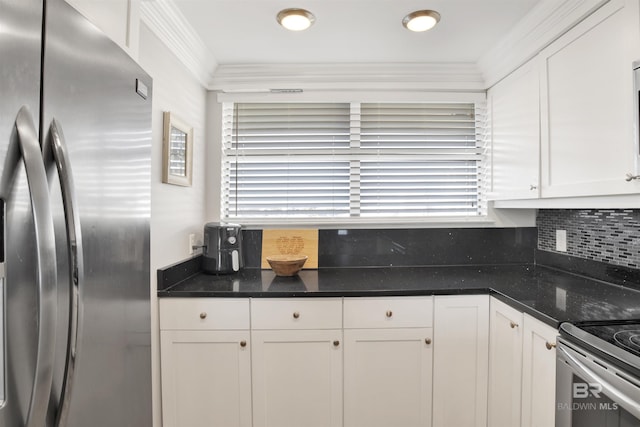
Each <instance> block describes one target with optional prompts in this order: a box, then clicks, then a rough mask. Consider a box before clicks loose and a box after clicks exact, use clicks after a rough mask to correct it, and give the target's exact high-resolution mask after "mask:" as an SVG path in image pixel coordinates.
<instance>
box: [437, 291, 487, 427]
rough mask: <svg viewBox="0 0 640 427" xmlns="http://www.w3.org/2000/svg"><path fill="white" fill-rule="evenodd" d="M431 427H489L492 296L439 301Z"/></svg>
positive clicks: (447, 297) (473, 296) (442, 298)
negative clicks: (488, 390)
mask: <svg viewBox="0 0 640 427" xmlns="http://www.w3.org/2000/svg"><path fill="white" fill-rule="evenodd" d="M433 335H434V336H433V425H434V427H451V426H456V427H480V426H486V425H487V381H488V366H489V296H488V295H472V296H436V297H435V306H434V319H433Z"/></svg>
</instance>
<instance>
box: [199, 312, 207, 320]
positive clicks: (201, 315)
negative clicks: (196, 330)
mask: <svg viewBox="0 0 640 427" xmlns="http://www.w3.org/2000/svg"><path fill="white" fill-rule="evenodd" d="M200 318H201V319H206V318H207V313H205V312H204V311H203V312H202V313H200Z"/></svg>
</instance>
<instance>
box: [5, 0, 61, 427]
mask: <svg viewBox="0 0 640 427" xmlns="http://www.w3.org/2000/svg"><path fill="white" fill-rule="evenodd" d="M42 8H43V4H42V0H0V58H1V59H0V175H1V176H2V177H3V184H2V187H4V188H2V189H1V190H0V191H1V192H2V195H1V196H0V197H1V200H0V209H2V215H0V216H1V217H2V219H3V221H2V226H0V236H1V237H2V239H1V240H2V243H1V244H0V247H1V249H0V263H1V264H2V265H1V266H0V273H1V276H0V282H1V283H2V285H3V286H2V287H3V298H2V299H3V306H2V312H3V313H2V317H3V320H4V328H2V329H0V335H1V336H2V339H0V347H1V351H0V363H1V366H2V369H0V399H1V400H2V401H3V405H2V406H1V407H0V427H23V426H29V427H31V426H34V427H35V426H37V427H40V426H42V425H43V424H44V416H45V414H46V408H47V402H48V400H49V393H50V387H51V384H50V383H51V366H50V364H51V361H50V360H48V359H47V358H48V357H49V356H47V355H45V354H40V356H39V354H38V350H39V348H40V349H42V346H52V345H53V344H54V341H53V340H54V339H55V337H54V336H53V331H54V329H53V324H54V321H55V311H52V310H55V307H49V308H48V313H49V314H47V313H45V312H42V311H41V308H43V305H42V304H45V303H46V304H48V303H51V302H54V301H55V300H53V299H51V298H50V297H48V296H46V295H41V294H40V291H41V290H42V289H41V286H46V287H47V288H48V292H51V291H52V286H53V285H54V284H53V283H51V280H55V271H54V270H53V271H51V268H55V253H53V249H54V248H53V240H52V239H53V235H51V236H49V237H50V239H51V241H50V242H48V245H49V248H48V249H47V251H46V252H51V253H50V254H49V255H48V258H49V259H48V260H47V259H42V258H43V257H44V256H45V255H43V252H42V250H43V249H44V247H43V246H42V245H43V243H44V242H42V241H40V242H38V240H37V239H36V224H40V226H41V227H45V228H49V227H50V230H49V231H50V233H51V234H52V233H53V225H52V223H51V218H50V217H49V219H48V221H46V220H45V218H42V217H41V216H40V215H42V214H44V215H46V213H43V211H42V209H45V210H46V209H47V208H48V207H47V206H46V205H47V204H48V202H47V201H46V200H45V201H42V200H40V201H39V202H37V203H40V206H39V207H38V206H34V204H33V202H34V198H33V197H34V193H33V190H34V189H32V188H31V187H32V186H35V189H36V191H40V193H41V194H40V196H41V198H42V197H44V198H46V197H47V193H46V190H47V188H46V180H44V181H43V179H44V178H45V177H44V175H42V174H43V173H44V168H43V167H42V161H41V156H40V149H39V146H38V128H39V116H40V114H39V104H40V62H41V31H42ZM21 110H22V114H21V118H20V120H18V115H19V112H20V111H21ZM18 121H20V122H21V123H20V124H18ZM18 127H20V131H21V133H22V135H19V134H18ZM24 150H27V152H25V151H24ZM25 155H27V156H30V166H29V167H30V168H31V171H30V172H29V174H30V176H29V177H27V170H26V168H25ZM38 174H39V175H42V176H40V178H39V180H40V182H39V183H36V182H35V179H36V176H35V175H38ZM42 190H44V194H42ZM36 214H37V216H40V217H39V218H36ZM43 221H44V222H43ZM47 222H48V224H49V225H46V224H45V223H47ZM41 231H42V230H41ZM49 263H50V265H48V266H45V264H49ZM42 268H46V269H49V270H50V271H49V272H46V271H44V270H43V269H42ZM47 282H48V283H47ZM49 305H50V304H49ZM52 315H53V316H52ZM39 326H41V327H42V328H41V329H39ZM47 328H51V333H50V334H49V336H45V335H43V334H44V333H45V332H46V330H47ZM43 357H44V359H43ZM47 360H48V361H47ZM46 365H49V366H46ZM34 399H35V400H34Z"/></svg>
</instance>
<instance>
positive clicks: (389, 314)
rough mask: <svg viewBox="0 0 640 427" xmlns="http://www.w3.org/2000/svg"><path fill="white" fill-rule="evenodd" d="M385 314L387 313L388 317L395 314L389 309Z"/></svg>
mask: <svg viewBox="0 0 640 427" xmlns="http://www.w3.org/2000/svg"><path fill="white" fill-rule="evenodd" d="M385 314H386V316H387V317H389V318H390V317H391V316H393V311H391V310H387V312H386V313H385Z"/></svg>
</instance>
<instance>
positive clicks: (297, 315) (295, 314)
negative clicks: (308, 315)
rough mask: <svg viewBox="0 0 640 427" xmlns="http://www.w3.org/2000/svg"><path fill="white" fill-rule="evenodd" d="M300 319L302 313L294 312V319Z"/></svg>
mask: <svg viewBox="0 0 640 427" xmlns="http://www.w3.org/2000/svg"><path fill="white" fill-rule="evenodd" d="M299 317H300V312H299V311H294V312H293V318H294V319H298V318H299Z"/></svg>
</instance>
